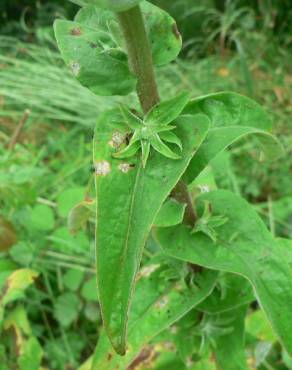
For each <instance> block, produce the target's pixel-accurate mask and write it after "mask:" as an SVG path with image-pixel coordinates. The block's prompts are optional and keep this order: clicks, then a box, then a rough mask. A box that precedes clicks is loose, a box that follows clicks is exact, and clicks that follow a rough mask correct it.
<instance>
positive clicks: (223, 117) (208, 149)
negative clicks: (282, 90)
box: [184, 92, 283, 183]
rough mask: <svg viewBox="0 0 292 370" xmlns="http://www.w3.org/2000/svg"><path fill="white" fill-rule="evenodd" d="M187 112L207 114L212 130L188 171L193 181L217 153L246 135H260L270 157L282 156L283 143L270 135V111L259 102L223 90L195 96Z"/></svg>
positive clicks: (188, 176) (259, 138)
mask: <svg viewBox="0 0 292 370" xmlns="http://www.w3.org/2000/svg"><path fill="white" fill-rule="evenodd" d="M184 112H185V113H190V114H195V113H204V114H206V115H207V116H208V117H209V119H210V121H211V129H210V131H209V134H208V137H207V139H206V140H205V142H204V144H203V145H202V146H201V148H200V150H199V151H198V153H197V155H196V156H195V157H194V158H193V160H192V161H191V163H190V166H189V168H188V170H187V172H186V179H187V182H188V183H191V182H192V181H193V180H194V179H195V178H196V177H197V176H198V175H199V174H200V172H201V171H202V170H203V169H204V168H205V167H206V166H207V164H208V163H209V162H210V161H211V160H212V159H213V158H214V157H216V155H217V154H219V153H220V152H222V151H223V150H224V149H226V148H227V147H228V146H229V145H231V144H233V143H234V142H236V141H237V140H239V139H241V138H243V137H244V136H246V135H251V134H253V135H256V137H257V138H258V140H259V141H260V144H261V145H262V149H263V152H264V154H265V156H266V157H267V158H268V159H274V158H277V157H279V156H280V155H281V154H282V152H283V149H282V146H281V144H280V143H279V142H278V141H277V140H276V139H275V138H274V137H273V136H272V135H271V134H270V131H271V128H272V125H271V120H270V119H269V116H268V114H267V113H266V112H265V111H264V110H263V109H262V107H261V106H260V105H259V104H257V103H256V102H255V101H253V100H251V99H249V98H247V97H244V96H241V95H239V94H235V93H230V92H222V93H216V94H210V95H207V96H205V97H201V98H198V99H194V100H193V101H191V102H190V103H189V104H188V106H187V107H186V108H185V110H184Z"/></svg>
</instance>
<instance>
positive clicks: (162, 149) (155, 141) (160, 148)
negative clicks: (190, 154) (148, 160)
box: [149, 134, 181, 159]
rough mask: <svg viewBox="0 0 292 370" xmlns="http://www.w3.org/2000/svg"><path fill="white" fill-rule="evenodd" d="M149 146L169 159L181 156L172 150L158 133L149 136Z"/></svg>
mask: <svg viewBox="0 0 292 370" xmlns="http://www.w3.org/2000/svg"><path fill="white" fill-rule="evenodd" d="M149 141H150V144H151V146H153V148H154V149H155V150H156V151H157V152H158V153H160V154H162V155H164V156H165V157H167V158H170V159H179V158H181V157H180V156H179V155H178V154H176V153H175V152H173V151H172V150H171V149H170V148H169V147H168V146H167V145H166V144H164V143H163V141H162V140H161V139H160V137H159V136H158V134H156V135H153V136H151V137H150V138H149Z"/></svg>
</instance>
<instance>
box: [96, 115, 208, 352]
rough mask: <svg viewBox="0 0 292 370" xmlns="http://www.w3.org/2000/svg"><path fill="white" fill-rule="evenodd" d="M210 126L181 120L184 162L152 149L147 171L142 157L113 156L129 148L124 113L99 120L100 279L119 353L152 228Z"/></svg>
mask: <svg viewBox="0 0 292 370" xmlns="http://www.w3.org/2000/svg"><path fill="white" fill-rule="evenodd" d="M208 127H209V123H208V118H207V117H206V116H204V115H196V116H191V115H186V116H181V117H178V118H177V120H176V128H175V130H174V133H175V135H176V136H178V137H179V139H180V140H181V142H182V148H183V149H182V156H181V159H177V160H170V159H168V158H165V157H163V156H162V155H160V154H159V153H157V152H155V151H152V152H150V155H149V159H148V162H147V166H146V167H145V168H143V166H142V161H141V159H140V155H138V154H137V155H136V156H133V157H131V158H129V159H117V158H114V157H113V154H114V153H116V152H117V151H119V150H120V149H121V148H122V147H123V146H125V145H127V143H126V142H127V137H128V133H129V131H128V130H129V128H128V126H127V125H126V124H125V123H124V118H123V116H122V114H121V112H120V110H115V111H108V112H105V113H104V114H103V115H102V116H101V117H100V118H99V120H98V122H97V125H96V131H95V138H94V166H95V178H96V193H97V225H96V227H97V229H96V255H97V281H98V288H99V296H100V305H101V311H102V316H103V320H104V325H105V329H106V332H107V334H108V336H109V338H110V340H111V341H112V343H113V346H114V347H115V349H116V350H117V351H118V352H119V353H125V346H126V330H127V322H128V311H129V307H130V301H131V297H132V292H133V288H134V279H135V275H136V273H137V271H138V268H139V264H140V259H141V253H142V250H143V247H144V244H145V242H146V239H147V237H148V234H149V232H150V229H151V226H152V224H153V222H154V220H155V217H156V215H157V213H158V211H159V210H160V208H161V206H162V204H163V202H164V201H165V199H166V198H167V196H168V195H169V193H170V192H171V190H172V189H173V187H174V186H175V185H176V183H177V182H178V181H179V179H180V177H181V176H182V174H183V173H184V171H185V170H186V168H187V166H188V164H189V162H190V160H191V158H192V157H193V155H194V154H195V152H196V151H197V149H198V147H199V146H200V145H201V143H202V141H203V140H204V138H205V136H206V134H207V132H208Z"/></svg>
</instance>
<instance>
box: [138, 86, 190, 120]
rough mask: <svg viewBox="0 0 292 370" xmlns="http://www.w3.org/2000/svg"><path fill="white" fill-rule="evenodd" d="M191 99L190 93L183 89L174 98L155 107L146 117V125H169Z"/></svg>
mask: <svg viewBox="0 0 292 370" xmlns="http://www.w3.org/2000/svg"><path fill="white" fill-rule="evenodd" d="M189 100H190V93H189V92H186V91H183V92H181V93H180V94H179V95H177V96H175V97H173V98H172V99H169V100H165V101H163V102H161V103H158V104H157V105H156V106H155V107H153V108H152V109H151V110H150V112H149V113H147V115H146V117H145V124H146V125H149V126H151V125H168V124H169V123H171V122H173V121H174V120H175V119H176V118H177V117H178V116H179V115H180V114H181V112H182V111H183V109H184V108H185V106H186V105H187V103H188V102H189Z"/></svg>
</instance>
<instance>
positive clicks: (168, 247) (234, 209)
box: [157, 190, 292, 352]
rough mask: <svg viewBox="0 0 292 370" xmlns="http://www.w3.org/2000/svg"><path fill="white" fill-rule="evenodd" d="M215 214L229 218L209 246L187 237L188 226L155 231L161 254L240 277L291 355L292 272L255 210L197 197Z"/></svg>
mask: <svg viewBox="0 0 292 370" xmlns="http://www.w3.org/2000/svg"><path fill="white" fill-rule="evenodd" d="M199 199H202V200H203V201H204V200H207V201H209V202H210V203H211V205H212V210H213V212H214V214H223V215H225V216H226V217H227V218H228V222H226V223H225V224H224V225H223V226H221V227H220V228H218V235H219V236H218V240H217V242H216V243H214V242H212V241H211V240H210V239H209V238H208V237H206V236H205V235H204V234H202V233H197V234H193V235H192V234H191V233H190V230H189V229H188V228H187V226H184V225H179V226H177V227H172V228H168V229H159V231H158V232H157V238H158V241H159V243H160V244H161V246H163V249H164V250H165V252H167V253H168V254H169V255H171V256H173V257H176V258H178V259H181V260H184V261H188V262H191V263H194V264H198V265H201V266H205V267H208V268H213V269H216V270H222V271H227V272H233V273H236V274H240V275H242V276H244V277H245V278H246V279H247V280H248V281H249V282H250V283H251V284H252V285H253V287H254V289H255V291H256V296H257V299H258V301H259V303H260V305H261V307H262V309H263V310H264V312H265V314H266V315H267V318H268V319H269V321H270V323H271V325H272V327H273V329H274V331H275V333H276V334H277V336H278V337H279V339H280V341H281V342H282V343H283V345H284V346H285V347H286V349H287V351H288V352H292V330H291V329H292V324H291V321H290V319H289V315H290V314H289V313H290V311H291V305H292V269H291V266H290V265H289V263H288V262H287V259H286V257H285V255H284V254H283V252H282V250H281V248H279V245H278V242H277V241H275V240H274V239H273V237H272V236H271V234H270V233H269V232H268V231H267V229H266V227H265V225H264V223H263V221H262V220H261V219H260V217H259V216H258V215H257V213H256V212H255V211H254V209H253V208H252V207H251V206H250V205H249V204H248V203H247V202H246V201H245V200H243V199H242V198H240V197H239V196H237V195H235V194H233V193H231V192H229V191H223V190H220V191H214V192H211V193H209V194H205V195H203V196H201V197H200V198H199Z"/></svg>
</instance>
